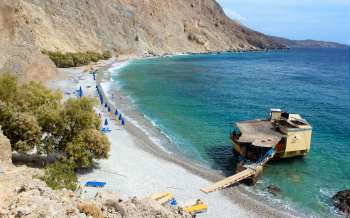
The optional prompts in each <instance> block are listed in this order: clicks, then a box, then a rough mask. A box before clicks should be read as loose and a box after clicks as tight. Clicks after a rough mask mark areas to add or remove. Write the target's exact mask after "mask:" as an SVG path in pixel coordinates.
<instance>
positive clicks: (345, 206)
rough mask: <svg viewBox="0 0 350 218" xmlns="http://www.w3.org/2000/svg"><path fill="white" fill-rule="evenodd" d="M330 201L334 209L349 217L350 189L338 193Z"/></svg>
mask: <svg viewBox="0 0 350 218" xmlns="http://www.w3.org/2000/svg"><path fill="white" fill-rule="evenodd" d="M332 200H333V204H334V206H335V207H337V208H338V209H339V210H340V211H342V212H344V213H345V214H346V215H347V216H349V217H350V189H349V190H344V191H340V192H338V193H337V194H336V195H334V196H333V198H332Z"/></svg>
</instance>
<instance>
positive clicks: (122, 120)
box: [96, 86, 125, 126]
mask: <svg viewBox="0 0 350 218" xmlns="http://www.w3.org/2000/svg"><path fill="white" fill-rule="evenodd" d="M96 90H97V93H98V95H99V98H100V103H101V105H103V104H104V107H105V108H107V111H108V113H111V112H112V111H111V107H110V106H109V105H108V104H107V102H104V99H103V96H102V95H101V92H100V89H99V87H98V86H96ZM114 116H116V117H117V118H118V120H119V121H120V122H121V125H122V126H125V119H124V117H123V116H122V114H121V113H120V112H119V111H118V109H116V110H115V112H114ZM104 126H108V119H107V118H106V119H105V121H104Z"/></svg>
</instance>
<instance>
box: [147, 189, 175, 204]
mask: <svg viewBox="0 0 350 218" xmlns="http://www.w3.org/2000/svg"><path fill="white" fill-rule="evenodd" d="M150 198H151V199H153V200H155V201H157V202H158V203H160V204H166V203H173V204H174V202H175V203H176V200H175V198H174V196H173V195H172V194H171V193H170V192H160V193H156V194H153V195H151V196H150ZM175 205H176V204H175Z"/></svg>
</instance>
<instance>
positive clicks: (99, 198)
mask: <svg viewBox="0 0 350 218" xmlns="http://www.w3.org/2000/svg"><path fill="white" fill-rule="evenodd" d="M37 173H40V170H39V172H38V170H37V171H34V169H31V168H27V167H20V168H17V167H14V168H13V169H12V171H7V172H5V173H4V174H1V173H0V181H1V182H0V217H3V218H10V217H28V218H29V217H54V218H65V217H67V218H68V217H69V218H71V217H79V218H80V217H81V218H85V217H94V218H103V217H113V218H122V217H123V218H140V217H159V218H168V217H172V218H181V217H184V218H187V217H188V218H190V217H191V216H190V215H189V214H187V213H185V212H184V211H182V210H181V209H179V208H173V207H170V206H163V205H160V204H159V203H157V202H155V201H153V200H152V199H147V198H146V199H137V198H132V199H129V200H126V201H124V200H122V199H121V198H120V197H119V196H118V194H116V193H113V192H110V191H103V192H100V193H98V194H97V195H96V196H95V198H94V199H90V200H87V199H82V198H80V196H79V194H78V193H74V192H72V191H69V190H52V189H51V188H49V187H47V186H46V184H45V183H44V182H43V181H41V180H38V179H33V178H32V177H33V175H34V174H37Z"/></svg>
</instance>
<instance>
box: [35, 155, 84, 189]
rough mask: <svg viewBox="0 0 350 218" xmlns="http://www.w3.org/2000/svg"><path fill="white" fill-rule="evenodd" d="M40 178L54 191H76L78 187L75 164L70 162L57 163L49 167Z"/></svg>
mask: <svg viewBox="0 0 350 218" xmlns="http://www.w3.org/2000/svg"><path fill="white" fill-rule="evenodd" d="M39 178H40V179H41V180H43V181H44V182H45V183H46V184H47V185H48V186H49V187H51V188H52V189H54V190H56V189H63V188H66V189H69V190H72V191H75V190H76V189H77V187H78V179H77V176H76V175H75V172H74V164H73V163H70V162H68V161H56V162H55V163H53V164H51V165H49V166H48V167H46V169H45V171H44V175H43V176H41V177H39Z"/></svg>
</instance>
